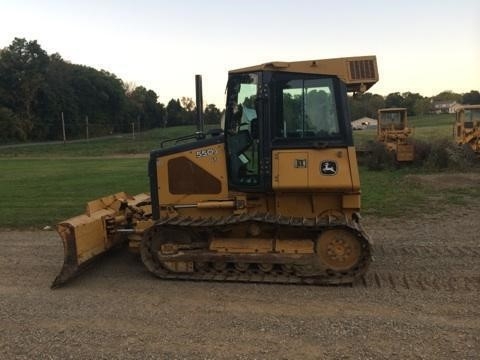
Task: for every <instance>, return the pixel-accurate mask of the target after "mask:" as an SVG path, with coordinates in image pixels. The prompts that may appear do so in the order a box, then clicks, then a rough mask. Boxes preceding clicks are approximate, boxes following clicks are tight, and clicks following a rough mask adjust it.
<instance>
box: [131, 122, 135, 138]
mask: <svg viewBox="0 0 480 360" xmlns="http://www.w3.org/2000/svg"><path fill="white" fill-rule="evenodd" d="M132 139H133V140H135V123H134V122H132Z"/></svg>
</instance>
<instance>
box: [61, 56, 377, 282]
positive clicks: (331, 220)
mask: <svg viewBox="0 0 480 360" xmlns="http://www.w3.org/2000/svg"><path fill="white" fill-rule="evenodd" d="M377 81H378V71H377V62H376V58H375V56H360V57H347V58H337V59H326V60H314V61H297V62H270V63H265V64H261V65H256V66H252V67H247V68H242V69H238V70H232V71H230V72H229V74H228V83H227V102H226V113H225V121H224V127H223V129H221V130H218V131H212V132H209V133H205V132H204V131H203V120H202V111H201V110H202V108H203V105H202V95H201V78H200V76H197V82H196V88H197V99H196V100H197V117H198V123H199V124H200V125H199V131H197V132H196V133H195V134H193V135H191V136H190V137H188V136H187V137H183V138H181V139H176V140H174V143H175V144H174V145H173V146H170V147H163V146H162V147H160V148H159V149H156V150H153V151H151V153H150V160H149V164H148V175H149V179H150V193H149V194H147V193H145V194H139V195H136V196H130V195H128V194H126V193H117V194H115V195H111V196H107V197H104V198H101V199H97V200H94V201H91V202H89V203H88V204H87V208H86V212H85V214H83V215H79V216H76V217H74V218H71V219H68V220H66V221H63V222H61V223H60V224H59V225H58V227H57V229H58V232H59V234H60V236H61V238H62V241H63V246H64V264H63V267H62V270H61V272H60V274H59V275H58V276H57V277H56V279H55V280H54V282H53V284H52V288H55V287H58V286H60V285H62V284H64V283H65V282H67V281H68V280H70V279H71V278H73V277H75V276H76V275H78V274H79V273H80V272H81V271H82V270H83V269H84V268H86V267H87V266H88V265H89V264H91V263H92V262H93V261H95V259H97V258H98V257H99V256H100V255H101V254H103V253H105V252H106V251H108V250H109V249H111V248H113V247H115V246H117V245H120V244H125V243H128V246H129V248H130V249H131V250H132V251H134V252H138V253H139V254H140V256H141V259H142V261H143V263H144V264H145V266H146V267H147V269H148V270H150V271H151V272H152V273H153V274H154V275H156V276H158V277H159V278H162V279H184V280H213V281H216V280H219V281H240V282H268V283H306V284H345V283H352V282H353V281H354V280H355V279H357V278H358V277H359V276H361V275H362V274H364V273H365V272H366V271H367V268H368V266H369V263H370V261H371V255H370V252H371V244H370V241H369V238H368V236H367V234H366V233H365V231H364V230H363V228H362V226H361V225H360V215H359V211H360V178H359V173H358V167H357V159H356V154H355V149H354V146H353V138H352V129H351V125H350V115H349V110H348V106H347V92H364V91H366V90H368V89H369V88H370V87H371V86H372V85H373V84H375V83H376V82H377ZM180 141H181V143H180ZM162 145H165V144H162Z"/></svg>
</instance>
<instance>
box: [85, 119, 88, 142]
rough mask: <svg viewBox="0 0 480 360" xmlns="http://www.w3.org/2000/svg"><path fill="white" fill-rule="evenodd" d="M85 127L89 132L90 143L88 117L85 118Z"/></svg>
mask: <svg viewBox="0 0 480 360" xmlns="http://www.w3.org/2000/svg"><path fill="white" fill-rule="evenodd" d="M85 127H86V132H87V141H88V116H85Z"/></svg>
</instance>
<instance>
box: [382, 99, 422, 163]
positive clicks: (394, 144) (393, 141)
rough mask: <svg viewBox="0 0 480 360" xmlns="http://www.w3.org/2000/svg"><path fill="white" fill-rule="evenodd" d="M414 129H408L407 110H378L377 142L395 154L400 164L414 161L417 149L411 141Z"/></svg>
mask: <svg viewBox="0 0 480 360" xmlns="http://www.w3.org/2000/svg"><path fill="white" fill-rule="evenodd" d="M410 135H412V129H411V128H410V127H408V120H407V109H406V108H385V109H379V110H378V125H377V141H379V142H381V143H383V144H384V145H385V147H386V149H387V151H391V152H393V153H394V154H395V159H396V160H397V161H398V162H407V161H413V160H414V158H415V147H414V145H413V144H412V143H411V142H410V141H409V136H410Z"/></svg>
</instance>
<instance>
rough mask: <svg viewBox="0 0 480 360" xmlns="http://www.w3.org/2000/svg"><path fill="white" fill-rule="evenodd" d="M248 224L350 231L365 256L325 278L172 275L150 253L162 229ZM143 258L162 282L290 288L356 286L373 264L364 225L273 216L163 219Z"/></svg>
mask: <svg viewBox="0 0 480 360" xmlns="http://www.w3.org/2000/svg"><path fill="white" fill-rule="evenodd" d="M247 222H257V223H261V224H268V225H275V226H277V227H278V228H280V230H281V228H282V227H283V228H297V229H300V228H301V229H302V230H305V229H306V230H311V231H316V232H320V231H324V230H327V229H339V228H343V229H348V230H350V231H352V232H354V233H355V234H356V235H357V236H358V237H359V239H360V241H361V242H362V244H361V247H362V249H363V256H362V259H361V261H360V263H359V265H358V266H357V267H356V268H355V269H354V271H351V272H343V273H340V272H334V271H331V270H329V271H328V272H325V273H324V274H322V275H315V276H310V277H303V276H302V277H299V276H296V275H294V274H291V273H285V272H282V271H274V272H269V273H263V272H261V271H257V270H254V269H252V270H249V271H247V272H238V271H235V270H231V271H224V272H217V271H208V272H193V273H172V272H168V271H167V270H165V269H164V268H162V267H161V266H160V265H158V264H156V263H155V261H154V260H153V255H152V254H151V251H150V244H149V243H148V238H149V236H147V235H148V234H149V233H150V232H152V231H153V232H156V231H159V232H160V231H162V229H165V228H170V229H183V230H184V229H188V230H193V231H205V230H209V231H213V230H221V229H222V228H224V227H231V226H232V225H241V224H244V223H247ZM141 255H142V260H143V262H144V264H145V265H146V266H147V268H148V269H149V270H150V271H152V272H153V273H154V274H155V275H156V276H158V277H159V278H162V279H175V280H179V279H180V280H198V281H234V282H262V283H284V284H285V283H286V284H321V285H332V284H347V283H352V282H354V281H355V280H356V279H357V278H359V277H360V276H361V275H362V274H364V273H365V272H366V270H367V268H368V265H369V263H370V260H371V258H370V243H369V240H368V236H367V235H366V234H365V232H364V231H363V229H362V228H361V226H360V224H359V223H357V222H349V223H347V222H346V221H338V220H337V219H332V218H325V217H317V218H305V217H286V216H275V215H272V214H242V215H231V216H228V217H221V218H213V217H210V218H192V217H180V216H177V217H173V218H167V217H166V218H162V219H160V220H158V221H157V222H156V224H155V225H154V226H152V227H151V228H150V229H149V230H147V232H146V233H145V235H144V239H143V241H142V245H141Z"/></svg>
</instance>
